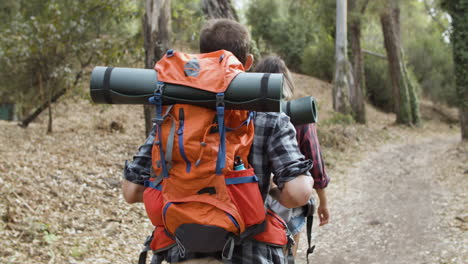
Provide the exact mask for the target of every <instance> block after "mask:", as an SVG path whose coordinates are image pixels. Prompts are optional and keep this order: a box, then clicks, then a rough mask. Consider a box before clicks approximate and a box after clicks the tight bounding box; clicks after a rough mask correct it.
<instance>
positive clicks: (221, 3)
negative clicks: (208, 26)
mask: <svg viewBox="0 0 468 264" xmlns="http://www.w3.org/2000/svg"><path fill="white" fill-rule="evenodd" d="M201 3H202V9H203V13H204V14H205V16H206V18H207V19H213V18H227V19H231V20H235V21H239V18H238V17H237V13H236V10H235V9H234V7H233V6H232V3H231V1H230V0H202V2H201Z"/></svg>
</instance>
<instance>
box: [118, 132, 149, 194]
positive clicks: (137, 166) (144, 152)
mask: <svg viewBox="0 0 468 264" xmlns="http://www.w3.org/2000/svg"><path fill="white" fill-rule="evenodd" d="M154 136H155V129H154V128H153V129H152V130H151V132H150V134H149V136H148V138H146V140H145V143H144V144H143V145H141V146H140V148H139V149H138V152H137V153H136V154H135V156H133V160H132V161H131V162H127V161H126V162H125V168H124V173H123V178H124V179H123V181H122V193H123V196H124V199H125V201H126V202H127V203H137V202H143V191H144V190H145V187H144V183H145V180H147V179H149V177H150V171H151V169H152V168H151V162H152V159H151V150H152V147H153V141H154Z"/></svg>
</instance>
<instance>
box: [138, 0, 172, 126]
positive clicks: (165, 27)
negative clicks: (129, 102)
mask: <svg viewBox="0 0 468 264" xmlns="http://www.w3.org/2000/svg"><path fill="white" fill-rule="evenodd" d="M143 30H144V38H145V68H147V69H153V68H154V64H155V63H156V61H158V60H159V59H160V58H161V57H162V56H163V55H164V53H165V52H166V51H167V50H168V49H169V48H170V45H171V1H170V0H146V12H145V16H144V19H143ZM153 113H154V107H152V106H150V105H145V106H144V115H145V130H146V135H148V134H149V132H150V131H151V127H152V125H153V124H152V121H151V119H152V116H153V115H154V114H153Z"/></svg>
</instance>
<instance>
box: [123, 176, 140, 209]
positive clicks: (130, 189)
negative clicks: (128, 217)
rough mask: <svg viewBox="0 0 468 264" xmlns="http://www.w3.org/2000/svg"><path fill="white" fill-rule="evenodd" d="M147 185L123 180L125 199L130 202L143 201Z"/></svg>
mask: <svg viewBox="0 0 468 264" xmlns="http://www.w3.org/2000/svg"><path fill="white" fill-rule="evenodd" d="M145 188H146V187H145V186H144V185H140V184H136V183H133V182H130V181H127V180H125V179H124V180H123V181H122V194H123V197H124V199H125V201H126V202H127V203H129V204H132V203H142V202H143V192H144V191H145Z"/></svg>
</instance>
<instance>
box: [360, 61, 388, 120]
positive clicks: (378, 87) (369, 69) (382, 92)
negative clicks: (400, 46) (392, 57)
mask: <svg viewBox="0 0 468 264" xmlns="http://www.w3.org/2000/svg"><path fill="white" fill-rule="evenodd" d="M364 68H365V78H366V89H367V97H368V98H369V101H370V102H371V103H372V104H373V105H375V106H376V107H378V108H380V109H382V110H384V111H387V112H391V111H393V93H392V82H391V79H390V77H389V76H388V66H387V61H386V60H383V59H381V58H376V57H370V56H366V55H365V56H364Z"/></svg>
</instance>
